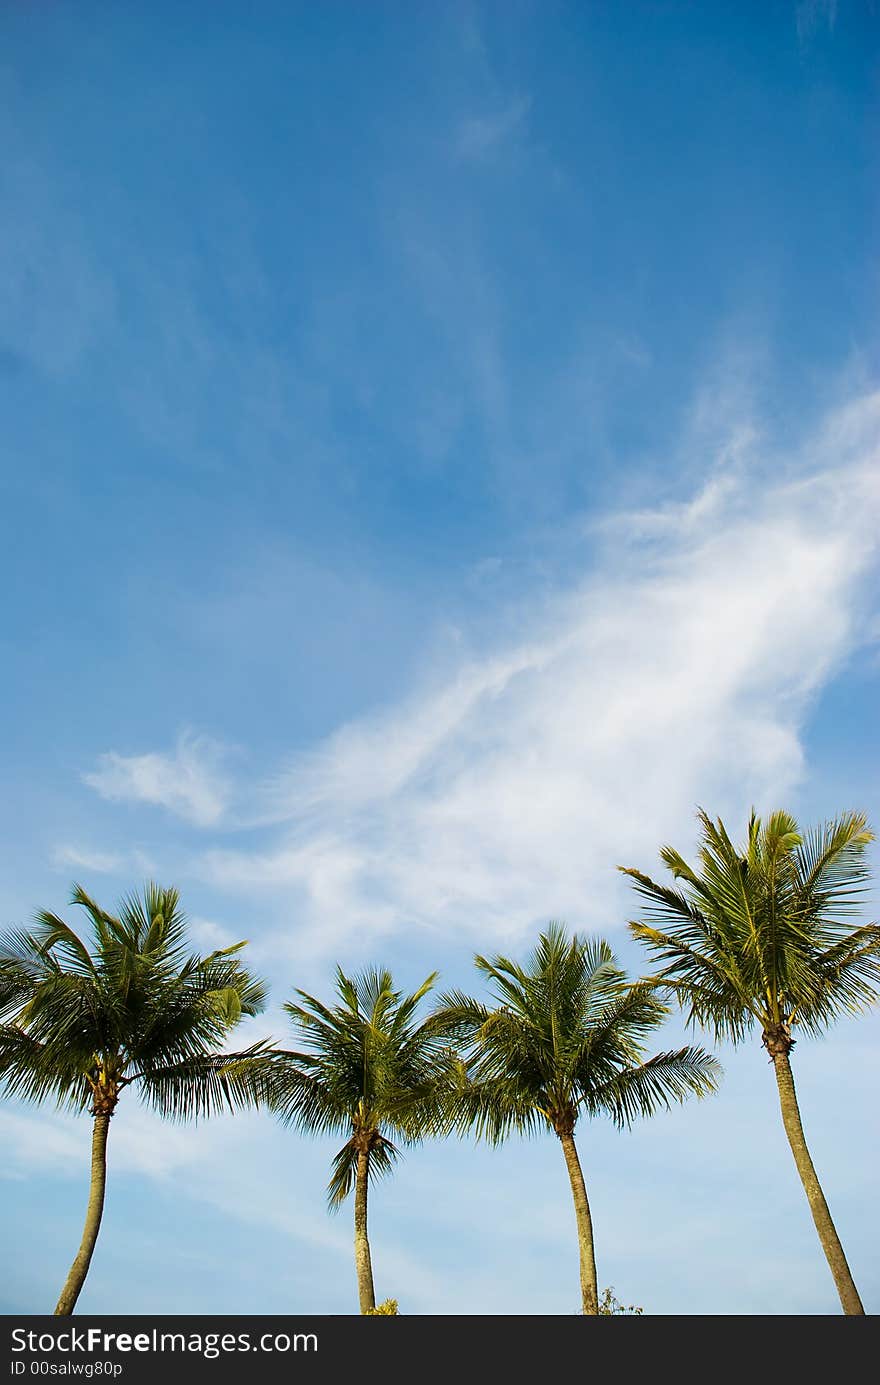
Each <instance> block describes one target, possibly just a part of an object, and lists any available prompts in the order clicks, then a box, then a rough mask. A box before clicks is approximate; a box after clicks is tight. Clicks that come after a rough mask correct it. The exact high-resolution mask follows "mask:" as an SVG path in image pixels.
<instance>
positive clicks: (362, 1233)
mask: <svg viewBox="0 0 880 1385" xmlns="http://www.w3.org/2000/svg"><path fill="white" fill-rule="evenodd" d="M369 1174H370V1153H369V1150H366V1149H359V1150H358V1157H357V1173H356V1176H355V1185H354V1263H355V1269H356V1270H357V1281H358V1299H359V1301H360V1310H361V1312H362V1313H366V1312H368V1311H369V1309H371V1308H375V1307H376V1291H375V1289H374V1288H373V1262H372V1260H371V1259H370V1242H369V1239H368V1237H367V1183H368V1180H369Z"/></svg>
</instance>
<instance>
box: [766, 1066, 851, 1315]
mask: <svg viewBox="0 0 880 1385" xmlns="http://www.w3.org/2000/svg"><path fill="white" fill-rule="evenodd" d="M768 1047H769V1045H768ZM771 1053H772V1058H773V1066H774V1068H775V1070H776V1085H777V1086H778V1088H779V1105H780V1107H781V1109H782V1123H783V1125H784V1126H785V1133H786V1135H787V1136H788V1143H789V1144H790V1145H791V1152H792V1154H793V1155H794V1162H795V1164H796V1165H797V1171H798V1173H799V1174H800V1179H801V1183H802V1184H803V1186H804V1192H805V1193H806V1195H807V1201H808V1202H809V1204H810V1211H811V1212H812V1214H813V1221H814V1222H815V1225H816V1230H817V1231H818V1233H819V1240H820V1241H821V1243H822V1249H823V1250H824V1252H825V1258H826V1260H827V1261H828V1264H829V1267H830V1269H831V1273H832V1274H833V1276H834V1283H835V1284H836V1286H837V1292H838V1294H839V1295H840V1302H841V1304H842V1305H843V1311H844V1313H851V1314H862V1315H864V1312H865V1310H864V1308H863V1307H862V1300H861V1299H860V1298H859V1291H858V1289H857V1288H856V1286H855V1281H854V1280H853V1277H852V1274H851V1273H850V1268H849V1265H848V1264H847V1262H846V1256H845V1255H844V1253H843V1246H842V1245H841V1244H840V1238H839V1237H838V1235H837V1231H836V1229H835V1226H834V1222H833V1221H832V1220H831V1213H830V1212H829V1210H828V1204H827V1202H826V1201H825V1195H824V1193H823V1192H822V1188H821V1185H820V1183H819V1179H818V1178H817V1176H816V1170H815V1168H814V1167H813V1161H812V1159H811V1158H810V1151H809V1150H808V1149H807V1142H806V1139H805V1138H804V1128H803V1125H802V1124H801V1113H800V1110H799V1108H798V1103H797V1094H796V1092H795V1089H794V1077H793V1075H792V1071H791V1064H790V1063H789V1061H788V1052H787V1051H781V1050H780V1049H776V1051H773V1050H771Z"/></svg>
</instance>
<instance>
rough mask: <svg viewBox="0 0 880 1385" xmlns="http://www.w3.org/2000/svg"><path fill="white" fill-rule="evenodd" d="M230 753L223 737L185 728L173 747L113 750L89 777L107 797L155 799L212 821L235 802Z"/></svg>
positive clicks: (202, 823) (201, 822)
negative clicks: (226, 764) (227, 760)
mask: <svg viewBox="0 0 880 1385" xmlns="http://www.w3.org/2000/svg"><path fill="white" fill-rule="evenodd" d="M226 754H227V750H226V748H225V747H224V746H222V745H221V744H220V743H219V742H218V741H215V740H211V739H210V738H209V737H207V736H193V735H190V734H184V735H181V736H180V737H179V739H178V742H177V745H176V747H175V749H174V750H173V751H171V752H167V753H160V752H157V751H151V752H148V753H146V754H143V755H120V754H118V753H117V752H116V751H115V750H111V751H108V752H107V753H106V754H104V755H101V756H100V758H99V761H98V768H97V769H96V770H93V771H92V772H91V773H89V774H84V775H83V779H84V781H85V783H86V784H88V785H89V786H90V787H91V788H93V789H95V790H96V792H97V793H99V794H100V795H101V797H102V798H108V799H110V800H112V801H115V802H131V803H154V804H157V805H158V806H160V807H162V808H166V809H167V810H168V812H170V813H174V814H175V816H177V817H180V818H184V819H185V820H186V821H188V822H192V823H194V824H195V825H196V826H197V827H210V826H213V825H214V824H216V823H218V822H219V821H220V819H221V818H222V816H223V814H224V812H225V810H226V807H227V804H228V802H229V796H230V785H229V781H228V779H227V777H226V775H225V773H224V772H223V768H222V766H223V761H224V760H225V757H226Z"/></svg>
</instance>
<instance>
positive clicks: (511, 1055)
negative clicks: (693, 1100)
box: [438, 923, 719, 1316]
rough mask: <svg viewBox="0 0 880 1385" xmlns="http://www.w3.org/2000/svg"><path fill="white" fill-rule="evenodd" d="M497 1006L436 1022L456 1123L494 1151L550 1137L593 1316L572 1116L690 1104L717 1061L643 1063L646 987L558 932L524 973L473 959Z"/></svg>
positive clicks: (461, 1004)
mask: <svg viewBox="0 0 880 1385" xmlns="http://www.w3.org/2000/svg"><path fill="white" fill-rule="evenodd" d="M475 962H476V965H477V967H478V969H479V970H480V971H481V972H482V973H483V974H484V975H485V976H486V977H487V978H488V980H489V983H490V986H491V989H492V991H493V999H494V1000H495V1002H497V1003H496V1005H495V1006H494V1008H490V1007H489V1006H486V1005H484V1004H482V1003H481V1002H479V1001H476V1000H473V999H471V998H470V997H468V996H465V995H463V994H462V993H461V992H454V993H452V994H451V995H447V996H445V997H444V999H443V1002H442V1008H441V1010H440V1011H439V1012H438V1018H439V1019H440V1020H441V1022H442V1023H443V1024H444V1025H446V1026H447V1027H448V1028H449V1029H450V1031H451V1032H453V1033H455V1034H456V1036H457V1037H458V1039H459V1040H460V1041H462V1042H463V1044H464V1046H465V1061H464V1063H463V1064H462V1065H461V1069H460V1075H459V1081H458V1084H457V1088H456V1091H455V1095H454V1098H453V1104H452V1112H453V1119H455V1120H456V1121H457V1123H458V1124H459V1126H461V1127H468V1126H470V1127H471V1128H473V1130H474V1131H475V1132H476V1134H477V1136H478V1137H479V1136H482V1137H484V1138H486V1139H488V1140H490V1141H492V1142H493V1143H497V1142H499V1141H500V1140H502V1139H504V1138H505V1136H507V1135H508V1134H509V1133H510V1132H512V1131H519V1132H522V1133H526V1134H534V1133H537V1132H538V1131H541V1130H548V1129H549V1130H553V1131H554V1133H555V1134H556V1136H557V1137H558V1139H559V1141H560V1143H561V1145H562V1151H563V1154H564V1156H565V1162H566V1167H567V1169H568V1175H569V1180H570V1183H571V1191H572V1198H573V1201H574V1210H575V1219H576V1222H577V1231H578V1243H579V1251H580V1277H581V1300H582V1305H583V1311H584V1313H586V1314H591V1315H594V1316H595V1315H597V1314H598V1313H599V1312H600V1311H601V1309H600V1305H599V1297H598V1286H597V1278H596V1257H595V1252H594V1248H593V1224H592V1214H591V1212H590V1205H589V1201H588V1198H587V1190H586V1184H585V1182H584V1176H583V1170H582V1168H581V1164H580V1159H579V1157H578V1152H577V1147H576V1145H575V1139H574V1132H575V1127H576V1124H577V1120H578V1116H579V1115H580V1114H581V1113H582V1112H583V1113H584V1114H585V1115H587V1116H588V1117H592V1116H597V1115H600V1114H605V1115H608V1116H610V1117H611V1119H612V1120H613V1121H614V1122H615V1123H616V1124H617V1125H618V1126H628V1125H629V1124H630V1123H631V1122H632V1121H633V1120H634V1119H635V1118H636V1117H637V1116H649V1115H651V1114H652V1113H653V1112H654V1111H656V1110H657V1108H658V1107H661V1106H666V1107H668V1106H669V1105H670V1104H671V1102H673V1101H683V1100H684V1099H685V1097H687V1096H688V1095H690V1094H695V1095H697V1096H702V1095H704V1094H706V1093H708V1092H710V1091H713V1090H714V1088H715V1085H716V1080H717V1076H718V1072H719V1069H718V1064H717V1063H716V1062H715V1059H714V1058H712V1057H711V1056H710V1055H709V1054H708V1053H705V1052H704V1051H703V1050H702V1049H701V1048H696V1047H687V1048H681V1049H678V1050H676V1051H674V1052H668V1053H659V1054H656V1055H655V1056H654V1057H653V1058H647V1059H645V1058H644V1040H645V1038H646V1036H647V1035H648V1034H649V1033H650V1032H651V1031H652V1030H653V1029H656V1028H657V1026H658V1025H660V1024H662V1022H663V1020H664V1019H665V1018H666V1016H667V1014H668V1013H669V1011H668V1007H667V1006H666V1005H664V1004H663V1002H662V1001H661V1000H660V999H659V997H658V996H657V994H656V992H655V991H654V990H653V989H652V987H651V986H648V985H642V984H639V983H636V984H631V983H630V982H629V981H628V980H627V978H626V976H625V974H624V972H623V971H622V970H621V969H620V968H619V967H618V965H617V963H616V961H615V958H614V954H613V952H612V950H611V948H610V947H609V945H608V943H607V942H605V941H603V940H601V939H597V940H590V939H586V938H582V937H580V936H578V934H574V935H573V937H571V938H570V939H569V938H568V937H567V936H566V934H565V930H564V929H563V928H562V926H561V925H560V924H558V923H551V924H550V926H549V927H548V929H547V931H546V932H545V933H541V934H540V936H539V938H538V942H537V946H536V947H535V949H534V951H533V953H532V955H531V957H530V958H529V961H528V963H527V965H526V966H525V967H522V966H520V965H518V964H517V963H516V962H512V961H510V960H509V958H507V957H495V958H493V959H492V960H491V961H490V960H488V959H487V958H485V957H481V956H478V957H476V959H475Z"/></svg>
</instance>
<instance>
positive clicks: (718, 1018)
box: [621, 810, 880, 1052]
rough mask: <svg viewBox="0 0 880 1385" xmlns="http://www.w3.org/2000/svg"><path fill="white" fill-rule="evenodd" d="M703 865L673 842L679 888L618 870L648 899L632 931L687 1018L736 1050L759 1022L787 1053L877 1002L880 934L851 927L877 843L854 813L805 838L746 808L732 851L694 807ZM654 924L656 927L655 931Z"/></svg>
mask: <svg viewBox="0 0 880 1385" xmlns="http://www.w3.org/2000/svg"><path fill="white" fill-rule="evenodd" d="M698 820H699V822H700V824H701V827H702V844H701V846H700V849H699V868H698V869H693V868H692V867H691V866H689V865H688V864H687V862H686V861H685V860H684V858H683V857H682V856H681V855H680V854H679V853H678V852H677V851H676V850H674V848H673V847H671V846H666V847H664V848H663V849H662V851H661V852H660V856H661V859H662V860H663V862H664V863H665V865H666V866H668V868H669V869H670V871H671V872H672V874H673V876H674V877H675V879H676V880H678V881H681V882H682V888H681V889H673V888H670V887H668V886H665V885H659V884H656V883H655V882H654V881H653V880H652V879H651V878H650V877H649V876H647V875H643V874H642V873H641V872H640V871H638V870H633V869H625V868H623V867H621V869H622V870H623V871H624V874H626V875H629V876H631V877H632V879H633V880H634V881H635V888H636V890H637V891H638V893H639V894H640V895H641V896H642V897H643V898H644V899H645V900H647V906H646V908H645V911H644V912H645V919H644V920H642V921H638V922H633V923H631V924H630V929H631V931H632V933H633V936H634V937H636V938H638V939H639V940H640V941H641V942H643V943H645V944H646V946H647V947H648V948H649V949H650V950H651V951H652V952H653V953H654V955H655V956H656V957H658V958H659V960H660V961H661V962H662V963H663V968H662V971H661V973H660V974H659V978H658V979H662V981H663V984H664V986H666V987H668V989H669V990H670V991H672V992H674V993H675V994H676V995H677V996H678V997H679V999H680V1000H681V1002H682V1004H683V1005H684V1006H686V1007H687V1011H688V1017H689V1019H690V1020H691V1021H693V1022H694V1023H697V1024H700V1025H702V1026H703V1027H705V1028H707V1029H709V1030H710V1031H711V1032H712V1033H713V1034H714V1035H715V1037H716V1038H718V1039H728V1040H730V1041H731V1042H732V1043H734V1044H736V1043H739V1042H740V1041H741V1040H742V1039H743V1038H744V1037H745V1035H746V1034H747V1033H748V1031H749V1030H750V1029H751V1028H752V1026H753V1025H759V1026H760V1027H761V1030H762V1034H763V1038H764V1042H765V1044H767V1045H768V1047H770V1049H771V1052H772V1047H773V1045H775V1044H781V1045H782V1046H784V1047H787V1048H790V1047H791V1046H792V1042H793V1041H792V1039H791V1031H792V1029H793V1028H794V1027H795V1026H800V1027H801V1028H802V1029H803V1030H804V1031H805V1032H807V1033H811V1034H818V1033H821V1032H822V1031H823V1030H824V1029H826V1028H827V1027H828V1026H829V1025H830V1024H831V1023H832V1022H833V1021H834V1020H835V1019H837V1018H838V1017H839V1016H841V1015H843V1014H856V1013H858V1012H859V1011H860V1010H862V1009H864V1008H865V1007H866V1006H867V1005H869V1004H870V1003H871V1001H873V1000H874V999H875V998H876V995H877V988H878V983H880V928H878V927H877V925H876V924H873V923H869V924H864V925H862V926H861V927H854V926H853V923H852V917H853V915H854V913H856V912H857V910H858V909H859V907H860V903H861V898H862V895H863V893H864V887H865V882H866V880H867V878H868V873H869V872H868V866H867V862H866V860H865V848H866V846H867V845H868V843H869V842H870V841H872V840H873V834H872V833H871V832H870V831H869V830H868V828H867V824H866V820H865V817H864V815H863V814H861V813H847V814H844V815H843V816H841V817H840V818H838V819H836V820H834V821H832V822H827V823H825V824H823V825H822V826H820V827H817V828H816V829H814V830H813V831H811V832H806V833H803V834H802V833H801V832H800V831H799V830H798V825H797V823H796V822H795V820H794V818H793V817H791V815H790V814H788V813H784V812H776V813H773V814H772V815H771V816H770V817H769V818H768V820H767V822H766V824H763V823H762V822H761V819H760V818H759V817H757V816H756V814H755V813H754V812H752V814H751V817H750V819H749V824H748V832H747V838H746V843H745V846H744V847H743V848H741V849H738V848H737V847H736V846H735V845H734V844H733V842H732V841H731V839H730V837H729V836H728V833H727V830H726V829H725V827H724V824H723V822H722V821H721V820H720V818H719V819H718V820H717V821H715V822H713V821H712V820H711V818H709V816H708V815H707V814H706V813H705V812H703V811H702V810H700V812H699V814H698ZM658 925H659V926H658Z"/></svg>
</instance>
